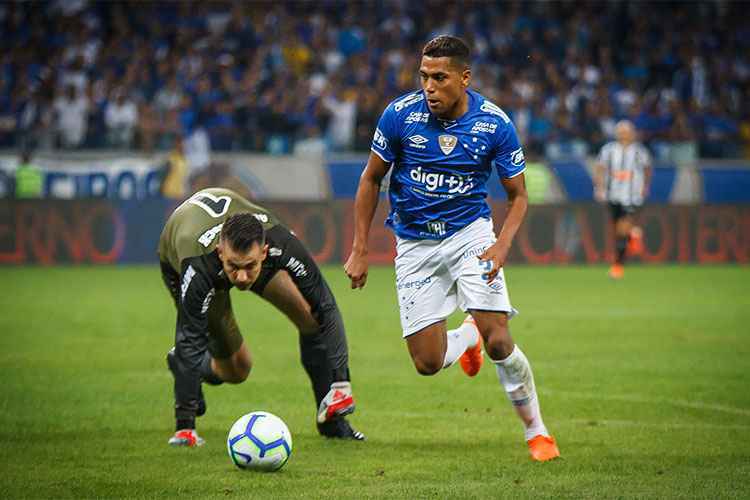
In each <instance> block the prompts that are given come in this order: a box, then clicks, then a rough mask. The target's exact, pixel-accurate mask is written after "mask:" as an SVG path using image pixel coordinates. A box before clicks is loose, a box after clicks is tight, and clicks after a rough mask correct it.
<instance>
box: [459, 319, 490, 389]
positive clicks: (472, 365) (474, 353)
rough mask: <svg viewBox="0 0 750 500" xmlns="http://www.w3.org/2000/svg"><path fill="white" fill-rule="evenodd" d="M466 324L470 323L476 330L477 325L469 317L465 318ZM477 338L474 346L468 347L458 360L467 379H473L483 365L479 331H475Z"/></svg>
mask: <svg viewBox="0 0 750 500" xmlns="http://www.w3.org/2000/svg"><path fill="white" fill-rule="evenodd" d="M466 323H470V324H471V326H472V327H474V328H475V329H476V328H477V324H476V322H475V321H474V318H472V317H471V315H469V316H467V317H466V319H465V320H464V324H466ZM477 336H478V337H479V340H478V341H477V343H476V345H474V346H471V347H468V348H467V349H466V350H465V351H464V353H463V354H462V355H461V357H460V358H458V360H459V362H460V363H461V368H462V369H463V371H464V373H465V374H466V375H468V376H469V377H473V376H474V375H476V374H477V373H479V369H480V368H482V363H484V355H483V354H482V336H481V335H480V334H479V330H477Z"/></svg>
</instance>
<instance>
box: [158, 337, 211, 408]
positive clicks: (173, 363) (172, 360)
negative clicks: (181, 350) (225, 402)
mask: <svg viewBox="0 0 750 500" xmlns="http://www.w3.org/2000/svg"><path fill="white" fill-rule="evenodd" d="M167 367H168V368H169V371H170V372H172V375H173V376H174V378H175V380H177V378H178V377H180V373H181V370H180V362H179V360H178V359H177V354H176V353H175V352H174V347H173V348H171V349H170V350H169V352H168V353H167ZM199 391H200V392H199V393H198V409H197V410H196V412H195V416H197V417H200V416H202V415H205V413H206V398H205V397H203V385H202V384H201V387H200V389H199Z"/></svg>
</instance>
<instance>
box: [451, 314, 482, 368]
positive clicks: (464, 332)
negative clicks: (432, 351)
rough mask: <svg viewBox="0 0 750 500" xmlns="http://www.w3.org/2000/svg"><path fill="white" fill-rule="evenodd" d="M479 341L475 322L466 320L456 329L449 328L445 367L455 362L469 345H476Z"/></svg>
mask: <svg viewBox="0 0 750 500" xmlns="http://www.w3.org/2000/svg"><path fill="white" fill-rule="evenodd" d="M477 342H479V331H478V330H477V329H476V327H475V326H474V325H473V324H470V323H468V322H464V323H461V326H459V327H458V328H456V329H455V330H448V332H447V344H448V345H447V347H446V349H445V359H444V360H443V368H448V367H449V366H451V365H452V364H453V363H455V362H456V360H457V359H458V358H460V357H461V355H462V354H463V353H464V351H466V349H467V348H468V347H471V346H474V345H476V344H477Z"/></svg>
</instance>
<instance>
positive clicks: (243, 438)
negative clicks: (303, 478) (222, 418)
mask: <svg viewBox="0 0 750 500" xmlns="http://www.w3.org/2000/svg"><path fill="white" fill-rule="evenodd" d="M227 451H229V457H230V458H231V459H232V462H234V465H236V466H237V467H239V468H240V469H255V470H262V471H268V472H270V471H275V470H279V469H281V468H282V467H283V466H284V464H285V463H286V461H287V460H289V455H291V454H292V434H291V433H290V432H289V428H288V427H287V426H286V424H285V423H284V421H283V420H281V419H280V418H279V417H277V416H276V415H274V414H272V413H268V412H265V411H254V412H252V413H248V414H247V415H243V416H241V417H240V418H239V419H238V420H237V421H236V422H235V423H234V425H233V426H232V428H231V429H230V430H229V436H227Z"/></svg>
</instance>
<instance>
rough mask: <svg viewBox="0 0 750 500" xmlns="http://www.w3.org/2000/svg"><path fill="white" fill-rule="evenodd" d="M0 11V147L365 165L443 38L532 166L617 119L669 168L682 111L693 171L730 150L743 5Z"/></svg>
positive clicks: (291, 5) (746, 80)
mask: <svg viewBox="0 0 750 500" xmlns="http://www.w3.org/2000/svg"><path fill="white" fill-rule="evenodd" d="M4 5H5V6H6V7H3V8H2V9H0V14H2V12H7V14H6V15H4V16H3V15H0V30H2V33H3V37H2V38H1V39H0V146H2V145H5V146H16V147H18V146H19V145H22V144H26V142H30V143H34V142H37V141H38V142H40V147H44V144H42V143H45V142H46V143H49V142H50V136H51V132H54V133H56V134H58V136H59V141H58V142H59V144H60V145H61V146H63V147H65V148H79V147H86V148H91V147H94V148H96V147H106V146H107V145H108V143H109V142H110V141H109V140H107V139H111V140H112V141H114V142H113V144H117V145H121V146H124V145H129V146H130V147H139V148H142V149H146V150H151V149H152V148H153V149H165V148H170V147H171V144H172V141H173V139H174V137H175V136H176V135H177V134H180V133H183V132H184V131H192V130H193V129H195V128H196V123H197V122H198V121H200V123H201V125H202V127H203V129H204V132H205V133H206V134H207V136H208V140H210V141H211V146H212V147H213V148H214V149H215V150H237V149H245V150H247V149H250V150H260V151H273V152H280V153H287V152H290V151H293V150H294V149H295V146H294V144H295V142H297V141H307V140H308V139H310V138H315V137H316V132H314V131H316V130H318V131H322V132H323V134H324V136H325V137H326V139H327V143H328V144H329V145H330V146H331V147H332V149H334V150H350V149H352V148H354V149H357V150H363V151H366V150H368V149H369V138H368V137H367V136H371V134H372V129H373V128H374V126H375V122H376V121H377V118H378V117H377V114H378V113H379V112H380V110H382V109H383V107H384V106H385V105H386V103H388V102H389V101H390V100H392V99H393V98H395V97H396V96H398V95H401V94H403V93H405V92H408V91H410V90H412V89H415V88H418V87H419V82H418V81H417V80H416V79H415V71H414V70H415V68H416V67H417V65H418V61H419V57H418V56H419V52H420V50H421V48H422V46H423V45H424V43H426V42H427V41H428V40H429V38H430V37H431V36H434V35H437V34H442V33H453V34H456V35H459V36H463V37H465V38H466V39H467V41H468V42H469V43H470V44H471V45H472V46H473V49H474V51H473V55H474V62H475V64H474V65H473V68H474V79H473V85H474V86H475V87H476V88H477V89H479V90H480V91H481V92H482V93H483V94H484V95H486V96H487V97H488V98H490V99H491V100H493V101H495V102H496V104H498V105H500V106H501V107H503V108H504V109H505V111H506V112H507V114H508V115H510V116H512V117H513V119H514V121H515V123H516V127H517V129H518V131H519V134H520V135H521V136H522V137H523V139H524V142H525V143H526V144H527V145H528V146H527V147H528V148H530V149H531V150H535V151H539V152H541V151H542V150H544V149H548V150H550V151H552V152H557V153H561V152H562V154H570V153H572V154H579V153H581V152H582V151H583V152H585V151H587V150H588V151H591V150H594V149H596V148H597V147H599V146H600V145H601V144H602V143H603V142H605V141H607V140H609V139H611V138H612V135H613V128H614V123H616V122H617V121H618V120H620V119H623V118H629V119H632V120H634V121H635V123H636V124H637V126H638V127H639V129H640V130H641V132H642V134H643V138H644V140H645V142H646V144H647V145H648V146H649V147H652V148H656V147H659V148H666V149H664V150H665V151H667V150H670V151H671V149H670V148H671V146H670V141H671V140H672V137H673V131H672V128H673V126H674V123H675V120H676V116H677V113H676V112H675V109H676V108H679V109H681V110H682V111H683V112H685V113H688V115H687V119H688V120H689V128H691V129H692V130H693V134H694V136H695V138H694V139H693V140H694V141H695V143H696V144H697V145H698V146H699V149H700V154H701V155H710V156H724V157H726V156H733V155H738V154H740V153H741V151H742V149H741V148H740V141H741V137H744V135H742V136H741V135H740V130H741V125H742V124H743V123H744V122H743V121H742V120H743V119H744V120H745V121H746V120H747V118H746V117H747V115H748V113H747V104H746V103H747V102H750V37H749V36H748V35H747V28H746V26H745V24H746V22H745V21H746V18H747V15H746V12H745V10H746V5H745V4H744V3H742V2H732V1H727V2H711V1H694V2H692V1H691V2H681V1H677V2H656V1H650V2H649V1H644V2H630V1H622V2H583V3H580V2H579V3H565V2H563V3H560V2H521V1H510V2H483V1H478V0H470V1H467V2H465V3H462V4H460V5H458V4H455V3H453V2H451V1H449V0H434V1H431V2H427V3H419V2H404V1H403V0H383V1H382V2H375V3H369V2H365V3H362V2H333V3H331V2H302V3H300V2H270V1H257V2H234V3H228V2H197V1H193V2H190V1H184V2H158V1H157V2H128V1H125V2H123V1H111V2H87V1H84V0H75V1H55V2H51V3H35V2H19V3H7V4H4ZM644 12H648V15H644ZM118 87H122V88H126V89H128V95H129V97H126V98H125V99H126V104H127V105H125V106H123V103H121V102H120V101H119V100H118V99H116V98H112V99H110V96H111V95H112V94H113V92H114V91H115V89H116V88H118ZM71 89H73V90H71ZM326 89H327V90H326ZM363 94H366V96H363ZM53 98H54V102H53ZM373 110H377V111H375V112H374V114H373ZM110 114H114V115H115V116H116V117H117V118H118V119H117V120H114V122H110V120H108V119H107V116H108V115H110ZM683 119H684V118H681V120H683ZM110 123H116V125H113V126H112V127H110ZM368 129H369V130H368ZM742 130H744V128H743V129H742ZM366 131H367V132H366ZM136 133H137V136H136V135H135V134H136ZM136 137H137V139H138V140H137V141H135V140H134V139H135V138H136ZM188 142H189V140H188ZM548 144H551V145H552V147H549V148H547V145H548ZM186 147H187V146H186ZM188 149H190V148H188ZM565 152H568V153H565Z"/></svg>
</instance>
